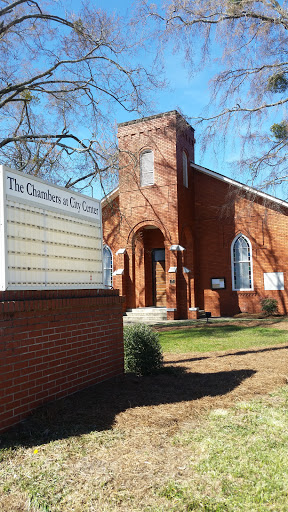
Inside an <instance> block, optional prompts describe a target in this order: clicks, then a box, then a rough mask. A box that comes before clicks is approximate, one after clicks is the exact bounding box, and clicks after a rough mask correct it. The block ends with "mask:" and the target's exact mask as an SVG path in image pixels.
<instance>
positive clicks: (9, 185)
mask: <svg viewBox="0 0 288 512" xmlns="http://www.w3.org/2000/svg"><path fill="white" fill-rule="evenodd" d="M4 179H5V182H4V187H5V192H6V194H7V196H11V197H16V198H17V199H18V200H19V201H21V202H22V201H23V200H26V201H29V202H33V203H36V204H38V205H41V207H42V208H45V207H48V208H51V207H55V208H57V210H62V211H63V212H66V213H73V214H78V215H83V216H84V217H89V218H92V219H97V220H100V201H98V200H96V199H93V198H90V197H86V196H83V195H81V194H77V193H75V192H70V191H69V190H67V189H65V188H63V187H57V186H55V185H52V184H51V185H50V184H49V183H46V182H45V181H42V180H39V179H35V178H34V177H31V176H28V175H25V174H20V173H16V172H15V171H10V170H7V169H6V172H5V178H4Z"/></svg>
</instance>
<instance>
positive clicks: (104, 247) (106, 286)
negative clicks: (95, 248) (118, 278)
mask: <svg viewBox="0 0 288 512" xmlns="http://www.w3.org/2000/svg"><path fill="white" fill-rule="evenodd" d="M104 249H108V251H109V252H110V256H111V270H112V272H111V284H110V285H107V284H105V288H111V287H113V253H112V251H111V249H110V247H109V245H107V244H105V245H104V244H103V248H102V251H103V252H102V254H103V256H104ZM102 261H103V284H104V270H108V269H106V268H105V269H104V257H103V258H102Z"/></svg>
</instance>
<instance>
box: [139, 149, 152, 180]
mask: <svg viewBox="0 0 288 512" xmlns="http://www.w3.org/2000/svg"><path fill="white" fill-rule="evenodd" d="M148 185H154V153H153V151H152V150H151V149H146V150H145V151H143V152H142V153H141V155H140V186H141V187H147V186H148Z"/></svg>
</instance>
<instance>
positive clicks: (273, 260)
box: [194, 170, 288, 316]
mask: <svg viewBox="0 0 288 512" xmlns="http://www.w3.org/2000/svg"><path fill="white" fill-rule="evenodd" d="M194 180H195V229H194V259H195V290H196V298H195V302H196V305H197V306H199V307H200V308H202V309H205V310H206V311H211V312H212V315H213V316H221V315H222V316H223V315H233V314H236V313H239V312H251V313H252V312H259V311H260V310H261V305H260V300H261V298H263V297H273V298H276V299H277V300H278V306H279V311H280V312H281V313H283V314H287V312H288V294H287V289H288V259H287V255H288V237H287V236H286V234H287V232H288V211H287V209H286V208H284V207H279V206H278V205H277V204H275V203H273V202H271V203H269V202H268V201H266V202H264V201H263V200H262V199H261V198H259V197H257V196H254V197H251V199H250V198H248V197H245V195H243V192H241V189H239V188H237V187H233V186H229V185H227V184H226V183H224V182H223V181H219V180H217V179H215V178H213V177H210V176H207V175H206V174H203V173H201V172H198V171H196V170H194ZM239 233H242V234H244V235H245V236H247V237H248V238H249V240H250V242H251V246H252V261H253V277H254V289H253V290H251V291H243V292H241V291H233V290H232V274H231V244H232V242H233V240H234V238H235V236H236V235H237V234H239ZM266 272H283V273H284V285H285V289H284V290H282V291H277V290H264V278H263V274H264V273H266ZM213 277H214V278H215V277H225V280H226V289H225V290H217V291H214V290H211V278H213Z"/></svg>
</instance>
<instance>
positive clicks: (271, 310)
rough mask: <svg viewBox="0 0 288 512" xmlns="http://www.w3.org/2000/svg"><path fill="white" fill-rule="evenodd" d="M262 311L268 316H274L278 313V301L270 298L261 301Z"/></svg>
mask: <svg viewBox="0 0 288 512" xmlns="http://www.w3.org/2000/svg"><path fill="white" fill-rule="evenodd" d="M261 307H262V311H263V312H264V313H265V314H266V315H274V314H275V313H277V312H278V301H277V300H276V299H271V298H270V297H266V298H265V299H262V300H261Z"/></svg>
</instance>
